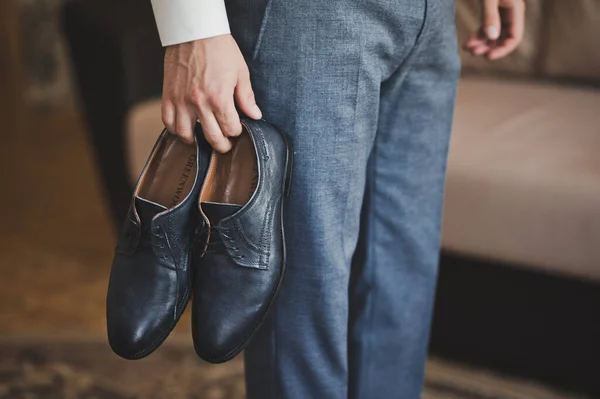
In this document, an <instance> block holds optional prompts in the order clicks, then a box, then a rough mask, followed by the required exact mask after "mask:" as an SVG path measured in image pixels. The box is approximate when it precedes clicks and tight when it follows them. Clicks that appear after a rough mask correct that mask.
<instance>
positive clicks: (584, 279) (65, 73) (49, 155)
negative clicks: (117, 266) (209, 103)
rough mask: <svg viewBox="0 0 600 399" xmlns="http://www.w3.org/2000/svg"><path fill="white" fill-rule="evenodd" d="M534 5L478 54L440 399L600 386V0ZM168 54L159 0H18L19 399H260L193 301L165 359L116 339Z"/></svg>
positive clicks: (9, 219)
mask: <svg viewBox="0 0 600 399" xmlns="http://www.w3.org/2000/svg"><path fill="white" fill-rule="evenodd" d="M527 5H528V9H529V13H528V20H529V21H528V28H527V34H526V40H525V42H524V43H523V45H522V46H521V48H520V49H519V51H518V52H517V53H516V54H514V55H512V56H510V57H509V58H507V59H505V60H502V61H499V62H495V63H488V62H487V61H485V60H481V59H476V58H472V57H471V56H469V55H468V54H466V53H462V54H461V55H462V58H463V66H464V74H463V75H464V76H463V78H462V80H461V83H460V88H459V97H458V105H457V111H456V120H455V126H454V132H453V139H452V145H451V151H450V161H449V165H448V184H447V194H446V204H445V215H444V233H443V250H442V253H441V266H440V279H439V284H438V286H439V292H438V296H437V301H436V314H435V317H434V326H433V331H432V338H431V358H430V361H429V364H428V369H427V384H426V389H425V394H424V398H426V399H427V398H429V399H442V398H444V399H446V398H457V399H492V398H494V399H513V398H514V399H530V398H536V399H538V398H539V399H549V398H561V399H562V398H600V365H599V364H600V362H599V360H600V359H599V358H600V46H599V45H598V43H599V42H600V1H598V0H573V1H565V0H529V1H528V2H527ZM478 22H479V7H478V0H457V23H458V31H459V37H460V39H459V40H461V42H462V41H464V39H465V38H466V37H467V35H468V33H469V32H471V31H473V30H474V29H476V27H477V26H478ZM162 56H163V50H162V48H161V47H160V43H159V40H158V36H157V33H156V29H155V26H154V21H153V17H152V12H151V8H150V2H149V1H147V0H77V1H75V0H74V1H69V2H67V1H64V0H2V1H0V120H1V121H2V122H3V129H2V133H1V134H0V140H1V144H0V151H1V152H0V165H1V168H0V170H1V174H0V176H1V178H2V182H1V183H2V184H1V187H2V189H1V190H2V191H1V192H2V194H3V195H2V197H1V199H0V209H1V210H0V212H1V219H0V220H2V222H3V225H2V228H1V229H0V275H1V276H2V277H1V278H0V399H8V398H10V399H21V398H23V399H25V398H28V399H29V398H66V399H71V398H72V399H83V398H87V399H92V398H98V399H100V398H207V399H217V398H230V399H238V398H243V397H244V388H243V371H242V367H241V363H240V360H239V359H237V360H235V361H233V362H231V363H228V364H226V365H221V366H209V365H207V364H205V363H202V362H201V361H200V360H198V359H196V357H195V355H194V353H193V349H192V345H191V339H190V333H189V328H190V326H189V318H188V316H187V315H185V316H184V318H183V319H182V321H181V322H180V323H179V326H178V328H177V329H176V330H175V332H174V333H173V334H172V336H171V337H170V338H169V339H168V340H167V342H166V343H165V345H163V347H161V349H160V350H159V351H158V352H157V353H155V354H153V355H152V356H150V357H149V358H147V359H144V360H141V361H137V362H128V361H125V360H121V359H119V358H118V357H117V356H116V355H114V354H112V352H111V351H110V349H109V348H108V345H107V343H106V338H105V324H104V323H105V321H104V299H105V293H106V286H107V277H108V273H109V267H110V263H111V260H112V249H113V245H114V240H115V237H116V233H117V231H118V228H119V226H120V223H121V220H122V217H123V215H124V212H125V210H126V208H127V206H128V202H129V199H130V195H131V189H132V185H133V183H134V179H135V178H136V177H137V175H138V173H139V172H140V170H141V167H142V165H143V162H144V161H145V159H146V157H147V154H148V152H149V150H150V147H151V146H152V144H153V143H154V140H155V138H156V136H157V135H158V133H159V132H160V130H161V128H162V126H161V121H160V104H159V100H158V98H159V96H160V88H161V78H162V77H161V73H162V70H161V68H162ZM307 399H327V398H307ZM373 399H380V398H373Z"/></svg>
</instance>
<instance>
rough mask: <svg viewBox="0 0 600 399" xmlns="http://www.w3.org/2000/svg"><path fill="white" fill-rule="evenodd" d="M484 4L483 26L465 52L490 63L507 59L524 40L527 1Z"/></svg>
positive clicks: (484, 1)
mask: <svg viewBox="0 0 600 399" xmlns="http://www.w3.org/2000/svg"><path fill="white" fill-rule="evenodd" d="M482 5H483V10H482V11H483V12H482V17H481V19H482V26H481V28H480V29H479V31H477V32H476V33H474V34H473V35H472V36H471V38H470V39H469V40H468V41H467V43H466V44H465V50H467V51H470V52H471V54H473V55H479V56H486V57H487V58H488V59H490V60H497V59H499V58H502V57H506V56H507V55H508V54H510V53H512V52H513V50H515V49H516V48H517V46H518V45H519V43H521V40H522V39H523V31H524V30H525V0H482Z"/></svg>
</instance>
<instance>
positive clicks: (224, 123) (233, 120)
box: [214, 97, 242, 137]
mask: <svg viewBox="0 0 600 399" xmlns="http://www.w3.org/2000/svg"><path fill="white" fill-rule="evenodd" d="M214 114H215V117H216V118H217V122H218V123H219V127H220V128H221V132H223V135H224V136H225V137H237V136H239V135H240V134H242V124H241V123H240V115H239V114H238V113H237V110H236V109H235V104H234V103H233V97H232V98H231V102H230V104H229V105H228V106H227V107H226V108H225V109H224V110H219V111H215V112H214Z"/></svg>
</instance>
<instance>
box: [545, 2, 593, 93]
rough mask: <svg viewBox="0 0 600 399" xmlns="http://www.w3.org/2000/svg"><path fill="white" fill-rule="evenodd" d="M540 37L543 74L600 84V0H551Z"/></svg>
mask: <svg viewBox="0 0 600 399" xmlns="http://www.w3.org/2000/svg"><path fill="white" fill-rule="evenodd" d="M547 20H548V21H551V24H549V26H548V28H547V29H546V34H545V36H544V45H543V47H544V48H545V49H546V50H545V51H546V56H545V57H544V58H545V59H544V62H543V65H544V73H545V74H546V75H548V76H550V77H566V78H579V79H591V80H594V81H596V82H599V83H600V44H599V41H600V1H598V0H577V1H573V2H571V1H565V0H554V1H553V2H552V3H551V5H550V7H549V8H548V16H547Z"/></svg>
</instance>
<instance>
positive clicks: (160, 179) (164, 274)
mask: <svg viewBox="0 0 600 399" xmlns="http://www.w3.org/2000/svg"><path fill="white" fill-rule="evenodd" d="M210 156H211V149H210V146H208V144H207V143H206V142H205V141H204V139H203V138H202V134H201V131H200V128H199V125H197V127H196V143H195V144H186V143H184V142H183V141H181V140H180V139H179V138H177V137H176V136H173V135H171V134H169V133H167V132H166V131H163V133H162V134H161V135H160V137H159V138H158V141H157V142H156V145H155V146H154V149H153V150H152V153H151V154H150V157H149V159H148V161H147V162H146V166H145V167H144V170H143V171H142V174H141V176H140V178H139V180H138V183H137V185H136V188H135V192H134V195H133V200H132V202H131V205H130V207H129V211H128V214H127V218H126V220H125V223H124V225H123V229H122V231H121V234H120V236H119V238H118V241H117V245H116V248H115V256H114V260H113V264H112V268H111V272H110V281H109V286H108V294H107V298H106V319H107V332H108V340H109V343H110V346H111V347H112V349H113V351H114V352H115V353H116V354H118V355H119V356H121V357H123V358H126V359H140V358H142V357H145V356H147V355H149V354H150V353H152V352H153V351H154V350H155V349H156V348H158V347H159V346H160V344H161V343H162V342H163V341H164V340H165V339H166V338H167V336H168V335H169V333H170V332H171V330H173V328H174V327H175V324H176V323H177V321H178V320H179V318H180V316H181V314H182V313H183V310H184V308H185V306H186V305H187V303H188V301H189V297H190V292H191V284H190V283H191V276H190V267H189V265H190V246H191V241H192V238H193V234H194V231H195V229H196V227H197V226H196V225H195V224H194V222H197V221H198V219H199V217H198V214H197V212H198V209H197V202H196V201H197V199H198V193H199V190H200V187H201V186H202V182H203V181H204V176H205V174H206V170H207V168H208V161H209V158H210Z"/></svg>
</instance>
